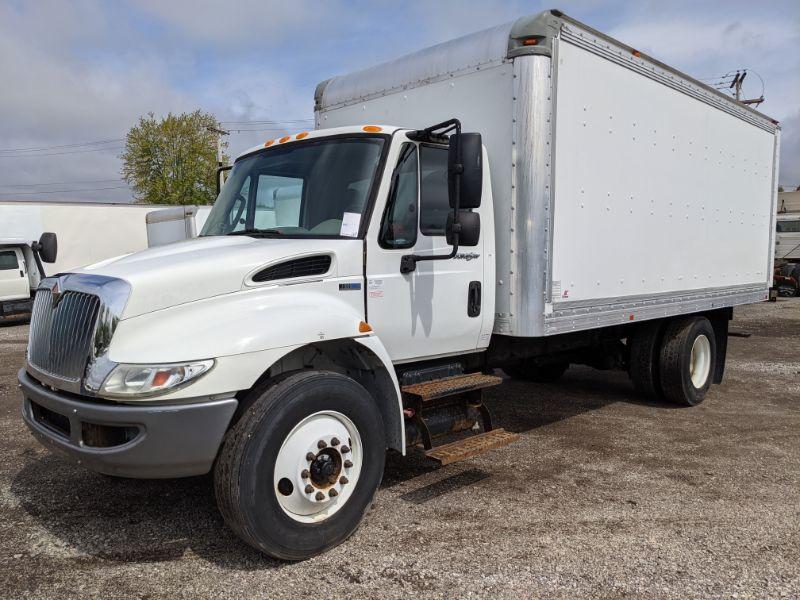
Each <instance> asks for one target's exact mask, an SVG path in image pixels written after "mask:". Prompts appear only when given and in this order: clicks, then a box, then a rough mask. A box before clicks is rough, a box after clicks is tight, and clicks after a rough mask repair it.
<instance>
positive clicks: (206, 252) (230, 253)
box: [74, 236, 363, 319]
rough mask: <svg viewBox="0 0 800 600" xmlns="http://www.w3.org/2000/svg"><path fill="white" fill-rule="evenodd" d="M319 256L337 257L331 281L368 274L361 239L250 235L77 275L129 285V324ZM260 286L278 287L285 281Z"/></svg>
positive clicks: (203, 241)
mask: <svg viewBox="0 0 800 600" xmlns="http://www.w3.org/2000/svg"><path fill="white" fill-rule="evenodd" d="M314 254H329V255H331V256H332V261H331V268H330V271H329V272H328V274H327V275H326V276H325V277H326V278H333V277H346V276H353V275H359V274H361V273H363V269H362V264H361V261H362V260H363V258H362V242H361V241H360V240H314V239H264V238H252V237H249V236H218V237H204V238H196V239H193V240H187V241H183V242H177V243H175V244H168V245H165V246H159V247H157V248H150V249H148V250H143V251H141V252H136V253H134V254H128V255H126V256H121V257H117V258H112V259H109V260H106V261H103V262H99V263H96V264H94V265H90V266H88V267H84V268H82V269H77V270H75V271H74V272H76V273H84V274H87V275H105V276H107V277H116V278H118V279H123V280H125V281H127V282H128V283H129V284H130V286H131V293H130V297H129V298H128V302H127V304H126V305H125V309H124V311H123V313H122V318H123V319H128V318H131V317H136V316H138V315H142V314H144V313H148V312H153V311H156V310H161V309H164V308H168V307H170V306H176V305H178V304H185V303H187V302H194V301H196V300H202V299H205V298H212V297H214V296H220V295H222V294H230V293H233V292H238V291H241V290H244V289H252V288H251V286H253V285H254V284H252V283H251V284H250V285H247V284H246V283H245V282H246V281H247V280H248V279H249V278H250V277H251V276H252V275H253V274H254V273H255V272H257V271H259V270H260V269H262V268H263V267H266V266H269V265H272V264H276V263H279V262H283V261H285V260H288V259H291V258H294V257H300V256H309V255H314ZM286 282H293V280H286ZM258 285H260V286H269V287H273V286H275V285H280V282H266V283H264V284H257V286H258Z"/></svg>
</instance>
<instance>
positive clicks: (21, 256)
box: [0, 232, 57, 319]
mask: <svg viewBox="0 0 800 600" xmlns="http://www.w3.org/2000/svg"><path fill="white" fill-rule="evenodd" d="M56 252H57V242H56V236H55V234H54V233H52V232H45V233H43V234H42V236H41V237H40V238H39V241H38V242H37V241H35V240H34V241H30V240H26V239H21V238H3V237H0V319H3V318H5V317H14V316H18V315H22V314H26V313H29V312H30V311H31V307H32V306H33V296H34V294H35V293H36V288H37V287H39V284H40V283H41V281H42V280H43V279H44V278H45V270H44V265H43V264H42V262H43V261H44V262H49V263H52V262H55V260H56Z"/></svg>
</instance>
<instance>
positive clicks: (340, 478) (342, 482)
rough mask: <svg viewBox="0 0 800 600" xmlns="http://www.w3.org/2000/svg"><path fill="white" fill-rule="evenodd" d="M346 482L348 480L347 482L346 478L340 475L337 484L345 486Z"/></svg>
mask: <svg viewBox="0 0 800 600" xmlns="http://www.w3.org/2000/svg"><path fill="white" fill-rule="evenodd" d="M348 481H350V480H349V479H348V478H347V477H345V476H344V475H342V476H341V477H339V483H341V484H342V485H344V484H345V483H347V482H348Z"/></svg>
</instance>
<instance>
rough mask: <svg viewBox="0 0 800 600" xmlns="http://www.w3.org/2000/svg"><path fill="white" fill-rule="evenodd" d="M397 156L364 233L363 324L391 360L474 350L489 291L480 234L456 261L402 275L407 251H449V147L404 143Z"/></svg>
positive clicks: (461, 250)
mask: <svg viewBox="0 0 800 600" xmlns="http://www.w3.org/2000/svg"><path fill="white" fill-rule="evenodd" d="M395 156H396V158H395V162H394V165H395V166H394V170H393V172H392V176H391V182H390V184H389V190H388V194H387V196H386V202H385V204H384V206H383V207H382V213H379V212H378V210H376V211H375V216H376V217H378V216H380V218H379V219H378V218H374V219H373V221H374V223H373V224H372V226H371V227H370V235H369V237H368V251H367V258H366V284H367V290H366V302H367V318H368V320H369V323H370V325H372V327H373V329H374V330H375V332H376V333H377V334H378V336H379V337H380V339H381V341H382V342H383V344H384V346H385V347H386V349H387V351H388V352H389V355H390V356H391V358H392V360H393V361H395V362H409V361H411V360H415V359H420V358H426V357H427V358H429V357H434V356H445V355H450V354H461V353H466V352H470V351H475V350H476V348H477V347H478V345H479V338H481V325H482V322H483V316H484V314H483V312H484V311H483V310H482V308H481V301H482V298H481V296H485V294H486V292H487V290H486V285H485V283H484V251H483V245H484V239H485V238H486V236H485V235H483V234H482V235H481V237H480V241H479V244H478V246H475V247H460V248H459V251H458V254H457V255H456V257H455V258H451V259H448V260H431V261H419V262H418V263H417V265H416V270H415V271H413V272H411V273H405V274H404V273H401V272H400V261H401V259H402V257H403V256H405V255H407V254H412V253H413V254H418V255H432V254H435V255H446V254H448V253H449V252H450V251H451V250H452V247H451V246H450V245H449V244H448V243H447V241H446V238H445V225H446V222H447V215H448V213H449V212H450V207H449V201H448V196H447V148H446V147H444V146H435V145H428V144H418V143H415V142H413V141H404V142H403V143H402V144H401V145H400V149H399V151H398V152H397V153H396V154H395ZM390 160H391V158H390ZM389 164H392V163H391V162H390V163H389ZM378 208H381V207H378ZM488 291H489V293H491V294H494V290H493V288H490V289H489V290H488ZM492 310H493V303H492ZM492 316H493V315H492ZM484 337H486V338H487V340H488V334H486V335H485V336H484ZM484 345H485V344H484Z"/></svg>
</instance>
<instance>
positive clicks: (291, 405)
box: [214, 371, 386, 561]
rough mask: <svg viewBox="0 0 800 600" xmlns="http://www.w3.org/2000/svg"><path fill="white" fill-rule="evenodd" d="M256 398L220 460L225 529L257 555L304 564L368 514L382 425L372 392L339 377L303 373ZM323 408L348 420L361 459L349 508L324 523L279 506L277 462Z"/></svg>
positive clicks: (382, 447)
mask: <svg viewBox="0 0 800 600" xmlns="http://www.w3.org/2000/svg"><path fill="white" fill-rule="evenodd" d="M253 394H256V395H257V398H255V400H254V401H253V403H252V405H251V406H250V407H249V408H248V409H247V411H246V412H245V413H244V414H243V415H242V418H241V419H240V420H239V421H238V422H237V423H236V425H234V427H232V428H231V429H230V431H229V432H228V434H227V435H226V437H225V441H224V444H223V447H222V450H221V452H220V454H219V456H218V458H217V463H216V465H215V469H214V489H215V493H216V497H217V505H218V506H219V510H220V512H221V513H222V517H223V519H224V520H225V522H226V523H227V524H228V526H229V527H230V528H231V529H232V530H233V531H234V532H235V533H236V534H237V535H238V536H239V537H240V538H241V539H242V540H244V541H245V542H247V543H248V544H250V545H251V546H253V547H254V548H256V549H257V550H260V551H261V552H264V553H265V554H268V555H269V556H272V557H274V558H278V559H282V560H293V561H294V560H304V559H306V558H310V557H312V556H315V555H317V554H320V553H322V552H325V551H326V550H329V549H330V548H333V547H334V546H336V545H338V544H340V543H342V542H343V541H344V540H346V539H347V538H348V537H349V536H350V535H351V534H352V533H353V532H354V531H355V530H356V529H357V528H358V525H359V524H360V523H361V521H362V519H363V518H364V516H365V515H366V512H367V510H368V509H369V507H370V505H371V503H372V499H373V498H374V496H375V493H376V491H377V489H378V485H379V484H380V481H381V478H382V476H383V466H384V460H385V458H386V442H385V434H384V428H383V420H382V418H381V414H380V412H379V411H378V408H377V406H376V405H375V402H374V400H373V399H372V397H371V396H370V395H369V393H368V392H367V391H366V390H365V389H364V388H363V387H362V386H361V385H359V384H358V383H356V382H355V381H353V380H352V379H350V378H349V377H345V376H344V375H340V374H338V373H330V372H322V371H301V372H297V373H293V374H290V375H288V376H285V377H282V378H278V379H276V380H275V381H273V382H270V383H269V384H267V386H266V388H261V389H259V390H254V392H253ZM323 410H331V411H338V412H340V413H342V414H343V415H345V416H346V417H348V418H349V419H350V420H351V421H352V422H353V424H354V425H355V426H356V428H357V430H358V433H359V435H360V436H361V443H362V445H363V451H364V460H363V465H362V467H361V473H360V475H359V478H358V481H357V482H356V487H355V490H354V491H353V493H352V495H351V496H350V498H349V499H348V500H347V502H346V503H345V504H344V505H343V506H342V507H341V508H340V509H339V510H338V511H337V512H335V513H333V514H332V515H331V516H329V517H328V518H327V519H325V520H323V521H321V522H318V523H303V522H299V521H296V520H294V519H292V518H291V517H290V516H288V515H287V514H286V513H285V512H284V511H283V509H282V508H281V506H280V504H279V503H278V499H277V496H276V494H277V492H276V489H275V485H274V471H275V460H276V458H277V456H278V451H279V450H280V448H281V446H282V445H283V442H284V440H285V439H286V437H287V436H288V435H289V433H290V432H291V431H292V429H293V428H294V427H295V426H296V425H297V424H298V423H300V422H301V421H302V420H303V419H304V418H306V417H307V416H309V415H312V414H314V413H316V412H319V411H323Z"/></svg>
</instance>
